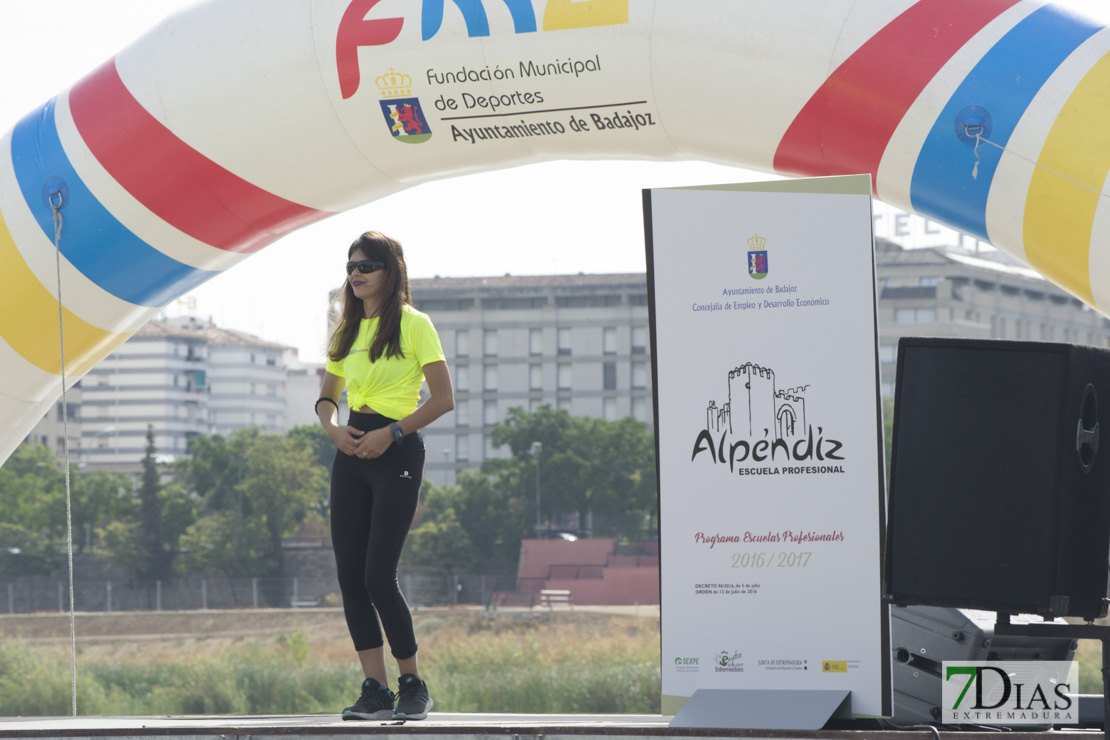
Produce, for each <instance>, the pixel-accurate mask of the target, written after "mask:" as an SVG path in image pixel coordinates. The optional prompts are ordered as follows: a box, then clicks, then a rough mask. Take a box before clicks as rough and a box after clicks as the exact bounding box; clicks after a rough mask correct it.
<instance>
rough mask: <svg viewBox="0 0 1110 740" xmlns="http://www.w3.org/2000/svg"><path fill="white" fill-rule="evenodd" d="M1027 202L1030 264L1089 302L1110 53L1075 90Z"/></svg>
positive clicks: (1107, 133) (1109, 158)
mask: <svg viewBox="0 0 1110 740" xmlns="http://www.w3.org/2000/svg"><path fill="white" fill-rule="evenodd" d="M1037 164H1038V167H1037V168H1036V169H1035V170H1034V173H1033V180H1032V182H1031V183H1030V185H1029V194H1028V196H1027V198H1026V201H1025V221H1024V223H1023V232H1024V234H1023V238H1024V241H1025V256H1026V258H1027V259H1028V260H1029V264H1030V265H1031V266H1032V267H1034V268H1035V269H1036V270H1037V271H1038V272H1040V273H1041V274H1042V275H1044V276H1045V277H1047V278H1049V279H1050V280H1052V281H1053V282H1054V283H1056V284H1057V285H1061V286H1063V287H1064V288H1066V289H1067V290H1068V291H1070V292H1071V293H1072V294H1073V295H1075V296H1077V297H1079V298H1081V299H1082V300H1084V301H1086V302H1087V303H1088V304H1090V305H1092V306H1093V305H1094V303H1095V300H1094V296H1093V294H1092V292H1091V274H1090V252H1091V232H1092V229H1093V227H1094V222H1095V211H1096V210H1097V209H1098V204H1099V198H1101V197H1102V195H1101V192H1100V191H1101V190H1102V187H1103V184H1104V183H1105V181H1106V174H1107V172H1108V171H1110V54H1107V55H1104V56H1103V57H1102V58H1101V59H1100V60H1099V61H1098V63H1096V64H1095V65H1094V66H1093V67H1091V69H1090V71H1089V72H1087V74H1086V75H1085V76H1084V77H1083V79H1082V80H1081V81H1080V82H1079V85H1078V86H1077V87H1076V88H1075V90H1074V91H1073V92H1072V94H1071V96H1070V97H1069V98H1068V100H1067V102H1066V103H1065V104H1064V107H1063V109H1062V110H1061V111H1060V115H1059V117H1058V118H1057V119H1056V122H1055V123H1054V124H1053V125H1052V130H1051V131H1050V132H1049V134H1048V138H1047V139H1046V140H1045V144H1044V147H1043V148H1042V149H1041V155H1040V157H1039V158H1038V160H1037Z"/></svg>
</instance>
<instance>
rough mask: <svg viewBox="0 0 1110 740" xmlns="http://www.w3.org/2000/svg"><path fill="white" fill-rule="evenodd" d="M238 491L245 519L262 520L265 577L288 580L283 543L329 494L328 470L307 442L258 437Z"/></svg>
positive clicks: (272, 436) (249, 450)
mask: <svg viewBox="0 0 1110 740" xmlns="http://www.w3.org/2000/svg"><path fill="white" fill-rule="evenodd" d="M238 488H239V489H240V490H241V491H242V497H243V501H244V503H245V506H244V512H243V515H244V516H254V517H257V518H259V519H260V520H261V521H262V523H263V525H264V527H265V529H266V532H267V534H268V535H269V541H270V552H271V557H270V568H269V570H268V572H267V575H270V576H273V577H284V576H285V558H284V554H283V550H282V547H281V542H282V539H283V538H284V537H285V536H286V535H287V534H293V533H294V532H295V531H296V530H297V525H299V524H300V523H301V522H302V521H303V520H304V518H305V515H306V514H307V513H308V511H309V510H310V509H312V508H314V507H315V506H317V505H318V504H319V502H320V500H321V499H322V498H323V497H324V496H326V495H327V477H326V475H325V474H324V471H323V470H321V468H320V466H319V465H317V464H316V461H315V459H314V458H313V455H312V451H311V450H310V449H309V448H308V447H307V446H306V445H305V444H304V443H302V442H300V441H298V440H295V439H289V438H286V437H279V436H276V435H267V436H255V437H254V438H253V439H252V441H251V444H250V446H249V447H248V448H247V459H246V466H245V468H244V474H243V482H242V483H240V484H239V486H238ZM273 601H274V600H273V599H271V603H273Z"/></svg>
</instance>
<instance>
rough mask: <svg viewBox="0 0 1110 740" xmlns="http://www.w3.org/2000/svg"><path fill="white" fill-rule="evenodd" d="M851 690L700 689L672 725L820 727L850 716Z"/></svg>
mask: <svg viewBox="0 0 1110 740" xmlns="http://www.w3.org/2000/svg"><path fill="white" fill-rule="evenodd" d="M851 693H852V692H851V691H849V690H847V689H843V690H816V689H798V690H792V689H778V690H774V689H698V690H697V691H695V692H694V695H693V696H691V697H690V699H689V700H688V701H687V702H686V703H685V704H684V705H682V709H680V710H678V713H677V714H675V716H674V719H672V720H671V722H670V725H669V726H670V727H705V728H710V727H719V728H734V729H745V730H820V729H821V728H822V727H824V726H825V723H826V722H828V721H829V720H830V719H833V718H837V719H850V718H851V710H852V703H851V701H849V699H848V697H849V696H850V695H851Z"/></svg>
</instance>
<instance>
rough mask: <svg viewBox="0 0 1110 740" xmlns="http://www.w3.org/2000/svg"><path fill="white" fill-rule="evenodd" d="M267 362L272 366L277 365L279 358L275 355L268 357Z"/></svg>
mask: <svg viewBox="0 0 1110 740" xmlns="http://www.w3.org/2000/svg"><path fill="white" fill-rule="evenodd" d="M266 364H267V365H268V366H270V367H273V366H274V365H277V359H276V358H273V357H267V358H266Z"/></svg>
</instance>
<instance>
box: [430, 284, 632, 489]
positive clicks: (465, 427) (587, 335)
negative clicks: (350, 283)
mask: <svg viewBox="0 0 1110 740" xmlns="http://www.w3.org/2000/svg"><path fill="white" fill-rule="evenodd" d="M412 294H413V303H414V304H415V305H416V307H417V308H418V309H420V310H421V311H424V312H426V313H428V314H429V315H431V317H432V320H433V322H434V323H435V325H436V329H437V330H438V331H439V335H440V339H441V341H442V342H443V351H444V353H445V355H446V357H447V362H448V364H449V365H450V368H451V375H452V379H453V381H454V384H455V410H454V412H452V413H449V414H447V415H445V416H444V417H442V418H441V419H439V420H438V421H436V422H435V423H434V424H432V425H430V426H429V427H427V428H426V429H425V430H424V440H425V446H426V448H427V450H428V456H427V463H426V467H425V474H426V475H427V476H428V477H429V478H430V479H431V480H432V481H433V482H435V483H444V482H448V483H453V482H454V480H455V475H456V474H457V473H458V472H459V471H460V470H463V469H465V468H471V467H476V466H478V465H479V464H481V462H482V460H485V459H487V458H491V457H497V456H498V455H501V454H505V453H504V451H498V450H496V449H494V447H493V444H492V442H491V441H490V433H491V432H492V430H493V426H494V425H495V424H496V423H497V422H498V421H500V420H501V419H503V418H504V417H505V414H506V413H507V412H508V410H509V409H510V408H513V407H516V406H519V407H521V408H524V409H526V410H529V411H534V410H536V409H537V408H539V407H540V406H542V405H545V404H547V405H550V406H551V407H553V408H557V409H566V410H567V411H568V412H569V413H571V414H574V415H576V416H596V417H601V418H605V419H610V420H616V419H620V418H623V417H626V416H632V417H634V418H636V419H639V420H640V421H643V422H647V423H649V424H650V423H652V410H651V397H652V393H651V360H650V354H649V353H650V341H649V330H648V308H647V281H646V278H645V276H644V275H643V274H642V273H640V274H617V275H584V274H578V275H546V276H529V277H513V276H510V275H505V276H503V277H487V278H430V279H418V280H413V281H412Z"/></svg>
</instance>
